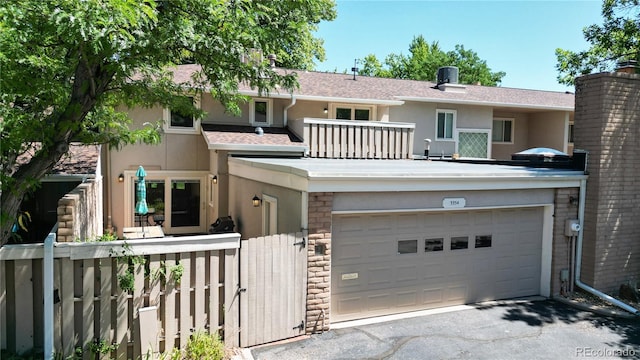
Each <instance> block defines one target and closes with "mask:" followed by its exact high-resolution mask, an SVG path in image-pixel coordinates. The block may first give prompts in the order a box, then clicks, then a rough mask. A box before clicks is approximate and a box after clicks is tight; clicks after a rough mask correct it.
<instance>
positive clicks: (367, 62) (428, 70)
mask: <svg viewBox="0 0 640 360" xmlns="http://www.w3.org/2000/svg"><path fill="white" fill-rule="evenodd" d="M409 54H410V55H408V56H407V55H403V54H389V55H388V56H387V57H386V58H385V61H384V64H382V63H381V62H380V61H379V60H378V58H377V57H376V56H375V55H373V54H369V55H367V56H366V57H365V58H364V59H363V60H362V63H363V65H362V67H361V69H360V74H361V75H365V76H377V77H387V78H396V79H413V80H427V81H435V80H436V74H437V72H438V68H440V67H443V66H456V67H458V69H459V82H460V83H462V84H477V83H481V84H482V85H487V86H497V85H499V84H500V82H501V81H502V78H503V77H504V76H505V75H506V74H505V73H504V72H502V71H500V72H492V71H491V69H490V68H489V67H488V66H487V62H486V61H485V60H482V59H480V57H479V56H478V54H477V53H476V52H474V51H473V50H470V49H465V48H464V46H462V45H456V46H455V50H453V51H448V52H445V51H443V50H442V49H440V45H439V44H438V42H435V41H434V42H432V43H431V44H429V43H428V42H427V41H426V40H425V38H424V37H423V36H422V35H420V36H417V37H414V38H413V40H412V41H411V44H410V45H409Z"/></svg>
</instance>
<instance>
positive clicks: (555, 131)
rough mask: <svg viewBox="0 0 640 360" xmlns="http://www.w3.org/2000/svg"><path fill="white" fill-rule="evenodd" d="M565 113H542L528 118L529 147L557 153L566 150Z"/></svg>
mask: <svg viewBox="0 0 640 360" xmlns="http://www.w3.org/2000/svg"><path fill="white" fill-rule="evenodd" d="M565 119H566V113H565V112H543V113H534V114H531V115H530V116H529V138H528V142H529V145H530V147H548V148H552V149H556V150H559V151H564V150H566V148H565V143H566V137H567V134H566V126H565Z"/></svg>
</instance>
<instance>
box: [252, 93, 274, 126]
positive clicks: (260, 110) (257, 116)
mask: <svg viewBox="0 0 640 360" xmlns="http://www.w3.org/2000/svg"><path fill="white" fill-rule="evenodd" d="M249 122H250V123H251V125H253V126H271V124H272V123H273V100H272V99H261V98H256V99H251V101H250V102H249Z"/></svg>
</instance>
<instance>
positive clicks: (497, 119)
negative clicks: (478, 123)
mask: <svg viewBox="0 0 640 360" xmlns="http://www.w3.org/2000/svg"><path fill="white" fill-rule="evenodd" d="M494 121H511V141H493V122H494ZM515 129H516V119H515V118H507V117H494V118H493V120H491V143H492V144H504V145H507V144H513V141H514V137H515V133H516V130H515ZM502 134H503V136H502V138H503V139H504V126H503V133H502Z"/></svg>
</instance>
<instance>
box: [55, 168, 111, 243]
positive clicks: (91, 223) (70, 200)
mask: <svg viewBox="0 0 640 360" xmlns="http://www.w3.org/2000/svg"><path fill="white" fill-rule="evenodd" d="M57 211H58V235H57V239H56V240H57V241H58V242H72V241H76V240H78V241H87V240H90V239H94V238H96V237H98V236H101V235H102V228H103V227H102V179H99V180H96V179H89V180H88V181H87V182H84V183H82V184H80V185H78V186H77V187H76V188H75V189H73V190H71V191H70V192H69V193H68V194H66V195H65V196H63V197H62V198H61V199H60V200H59V201H58V209H57Z"/></svg>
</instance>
